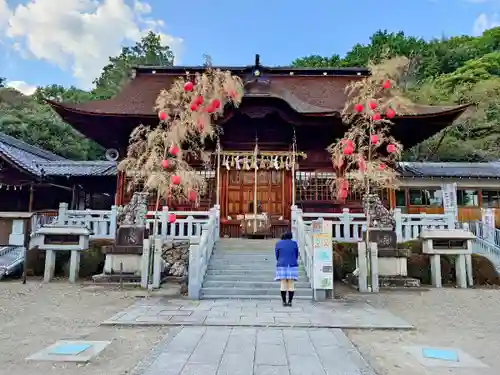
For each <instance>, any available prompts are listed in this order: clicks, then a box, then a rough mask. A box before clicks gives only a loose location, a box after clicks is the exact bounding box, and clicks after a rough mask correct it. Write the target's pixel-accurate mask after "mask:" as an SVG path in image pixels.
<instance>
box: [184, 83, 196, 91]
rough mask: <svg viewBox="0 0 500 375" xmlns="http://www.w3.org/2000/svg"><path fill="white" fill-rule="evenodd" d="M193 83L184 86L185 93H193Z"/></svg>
mask: <svg viewBox="0 0 500 375" xmlns="http://www.w3.org/2000/svg"><path fill="white" fill-rule="evenodd" d="M193 87H194V85H193V82H191V81H188V82H186V83H185V84H184V91H193Z"/></svg>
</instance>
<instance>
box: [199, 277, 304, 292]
mask: <svg viewBox="0 0 500 375" xmlns="http://www.w3.org/2000/svg"><path fill="white" fill-rule="evenodd" d="M203 287H204V288H243V289H275V290H278V289H279V288H280V283H279V282H278V281H269V280H267V281H254V280H243V281H242V280H238V281H222V280H213V279H212V280H206V281H205V282H204V283H203ZM310 287H311V285H310V284H309V283H308V282H304V281H302V282H301V281H296V282H295V288H297V289H299V288H306V289H307V288H310Z"/></svg>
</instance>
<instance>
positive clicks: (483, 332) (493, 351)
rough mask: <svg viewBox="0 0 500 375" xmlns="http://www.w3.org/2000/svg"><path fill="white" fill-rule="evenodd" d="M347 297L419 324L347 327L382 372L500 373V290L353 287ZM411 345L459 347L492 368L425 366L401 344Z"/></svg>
mask: <svg viewBox="0 0 500 375" xmlns="http://www.w3.org/2000/svg"><path fill="white" fill-rule="evenodd" d="M346 297H347V298H351V299H357V300H363V301H369V302H370V303H372V304H373V305H375V306H378V307H384V308H386V309H388V310H389V311H391V312H392V313H393V314H395V315H397V316H399V317H401V318H403V319H405V320H406V321H407V322H409V323H410V324H413V325H414V326H415V327H416V330H414V331H361V330H349V331H348V332H346V333H347V335H348V337H349V338H350V339H351V340H352V341H353V343H354V344H355V345H356V346H357V347H358V349H359V350H360V352H361V353H362V354H363V356H365V358H366V359H367V360H368V361H369V362H370V364H371V365H372V366H373V367H374V369H375V370H376V371H377V372H378V373H379V375H424V374H425V375H427V374H432V375H444V374H446V375H498V374H499V371H500V355H499V353H500V290H499V289H463V290H461V289H455V288H444V289H430V290H428V291H423V292H417V291H415V292H410V291H402V292H384V293H381V294H379V295H370V296H367V295H364V296H362V295H359V294H357V295H356V294H354V293H352V292H351V293H349V294H348V295H347V296H346ZM411 345H423V346H427V347H433V346H434V347H435V346H437V347H454V348H459V349H462V350H463V351H465V352H466V353H468V354H470V355H471V356H473V357H475V358H477V359H479V360H481V361H482V362H483V363H485V364H486V365H488V366H489V367H490V368H489V369H478V368H469V369H464V368H460V369H458V368H455V369H450V368H424V367H422V366H421V365H420V364H419V363H418V362H417V361H416V360H415V359H413V358H412V357H411V356H410V355H407V354H406V353H405V352H404V351H403V350H402V349H401V346H411Z"/></svg>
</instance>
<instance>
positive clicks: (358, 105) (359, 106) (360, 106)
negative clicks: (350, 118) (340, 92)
mask: <svg viewBox="0 0 500 375" xmlns="http://www.w3.org/2000/svg"><path fill="white" fill-rule="evenodd" d="M354 110H355V111H356V112H358V113H361V112H363V105H362V104H359V103H358V104H356V105H355V106H354Z"/></svg>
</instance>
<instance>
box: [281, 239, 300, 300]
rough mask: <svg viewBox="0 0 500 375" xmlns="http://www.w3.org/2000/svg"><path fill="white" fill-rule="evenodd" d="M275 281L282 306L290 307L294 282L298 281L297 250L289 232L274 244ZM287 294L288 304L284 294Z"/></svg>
mask: <svg viewBox="0 0 500 375" xmlns="http://www.w3.org/2000/svg"><path fill="white" fill-rule="evenodd" d="M275 252H276V279H275V280H279V281H280V284H281V299H282V300H283V306H292V300H293V295H294V292H295V286H294V281H295V280H298V279H299V263H298V258H299V248H298V246H297V242H295V241H294V240H292V234H291V233H290V232H288V233H285V234H284V235H283V236H282V237H281V240H280V241H278V242H277V243H276V248H275ZM287 292H288V302H287V301H286V293H287Z"/></svg>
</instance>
